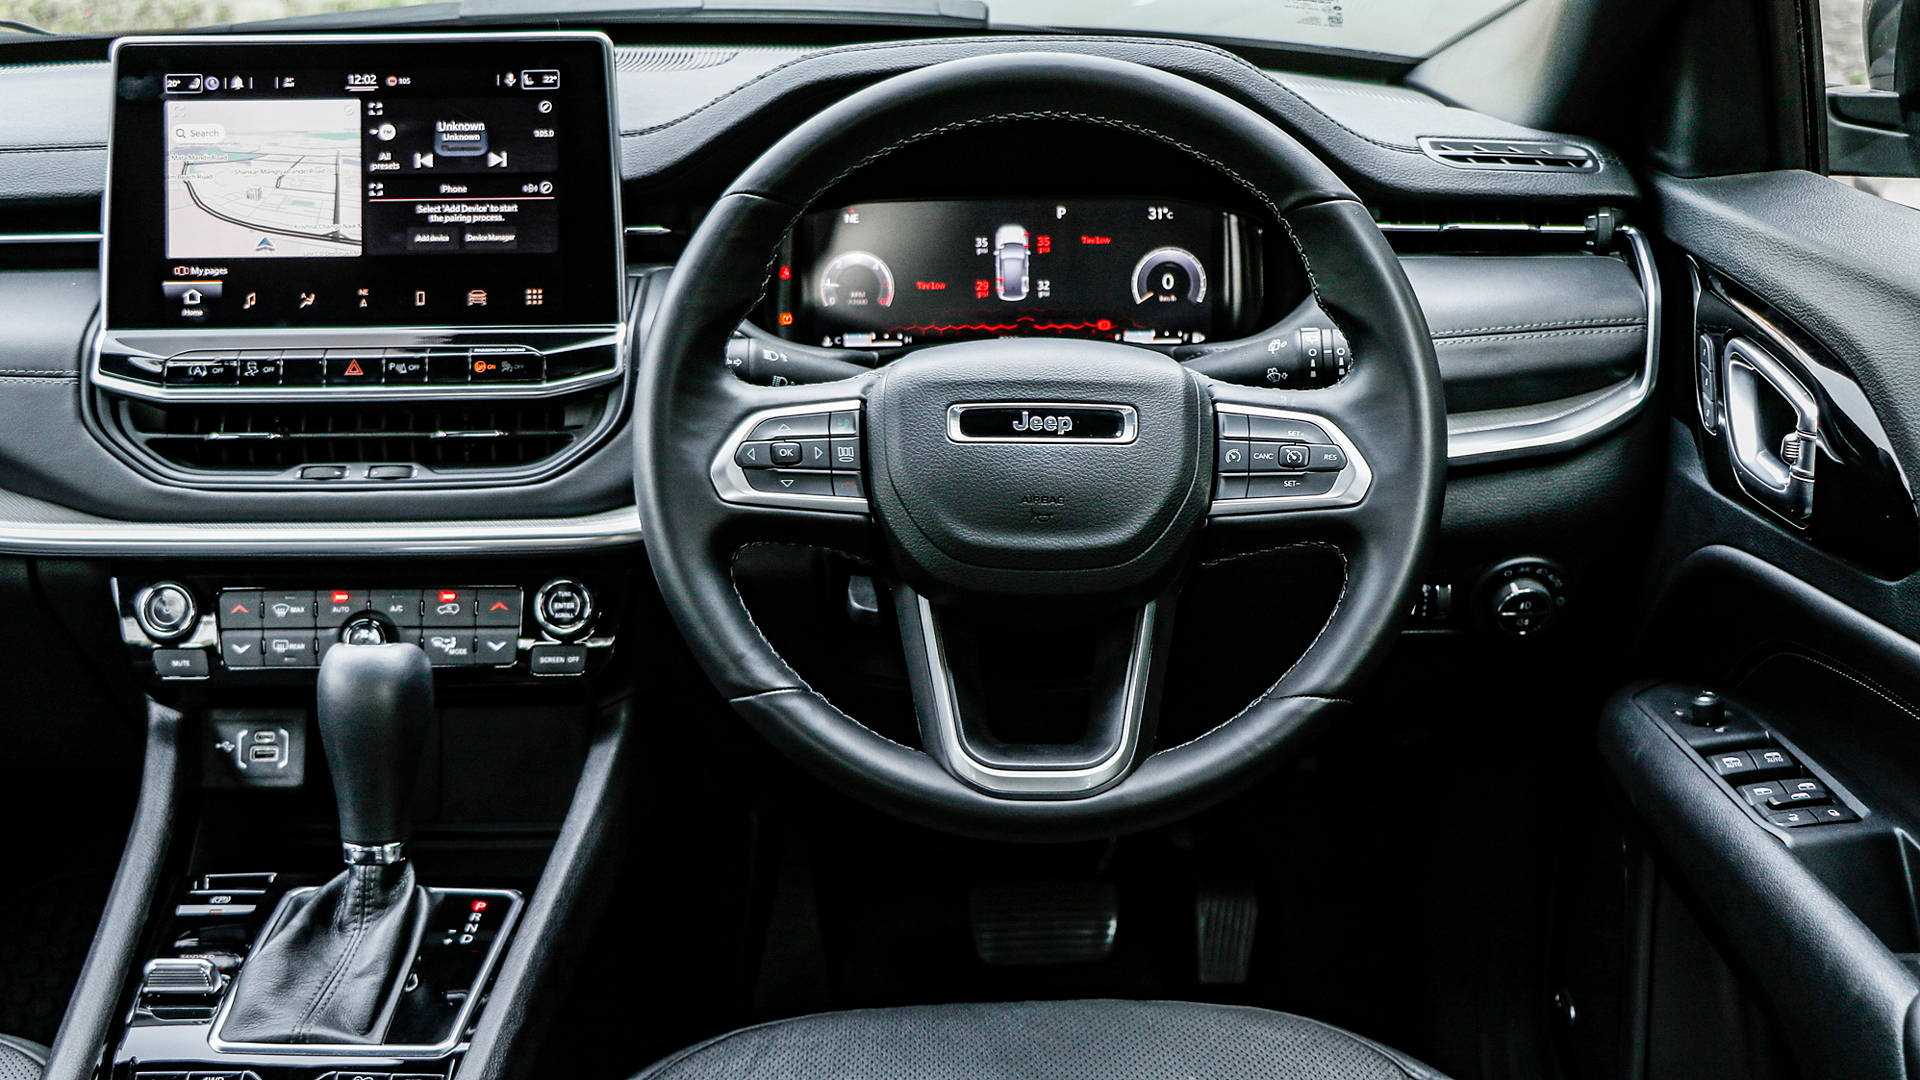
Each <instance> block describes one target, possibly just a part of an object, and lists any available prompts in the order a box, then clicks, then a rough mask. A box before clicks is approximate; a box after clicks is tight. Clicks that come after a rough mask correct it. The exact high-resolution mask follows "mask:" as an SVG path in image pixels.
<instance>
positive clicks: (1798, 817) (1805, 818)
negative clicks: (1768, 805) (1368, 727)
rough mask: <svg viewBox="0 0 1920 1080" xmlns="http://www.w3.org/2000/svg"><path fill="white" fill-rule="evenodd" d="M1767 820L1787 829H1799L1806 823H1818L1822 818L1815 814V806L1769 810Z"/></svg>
mask: <svg viewBox="0 0 1920 1080" xmlns="http://www.w3.org/2000/svg"><path fill="white" fill-rule="evenodd" d="M1767 820H1768V821H1771V822H1773V823H1774V824H1775V825H1778V826H1780V827H1781V828H1785V829H1798V828H1801V827H1803V826H1806V825H1818V824H1820V819H1819V818H1817V817H1815V816H1814V812H1813V808H1812V807H1808V808H1806V809H1804V810H1769V811H1767Z"/></svg>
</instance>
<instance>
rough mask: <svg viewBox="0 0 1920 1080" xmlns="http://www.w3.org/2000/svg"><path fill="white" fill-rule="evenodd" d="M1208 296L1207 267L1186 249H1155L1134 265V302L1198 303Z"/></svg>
mask: <svg viewBox="0 0 1920 1080" xmlns="http://www.w3.org/2000/svg"><path fill="white" fill-rule="evenodd" d="M1206 298H1207V270H1206V268H1205V267H1203V266H1201V265H1200V260H1199V259H1197V258H1194V255H1193V252H1191V251H1188V250H1187V249H1186V248H1177V247H1162V248H1154V249H1153V250H1152V251H1149V252H1147V253H1146V254H1145V255H1142V256H1140V261H1139V262H1137V263H1135V264H1133V302H1134V303H1136V304H1144V303H1146V302H1147V301H1149V300H1157V301H1160V302H1161V303H1166V304H1175V303H1179V302H1180V301H1182V300H1186V301H1190V302H1192V303H1195V304H1198V303H1200V302H1201V301H1203V300H1205V299H1206Z"/></svg>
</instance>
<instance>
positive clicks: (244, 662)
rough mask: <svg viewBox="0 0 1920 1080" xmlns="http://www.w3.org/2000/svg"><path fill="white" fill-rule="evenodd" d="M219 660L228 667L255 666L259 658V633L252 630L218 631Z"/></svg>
mask: <svg viewBox="0 0 1920 1080" xmlns="http://www.w3.org/2000/svg"><path fill="white" fill-rule="evenodd" d="M220 662H221V663H223V664H225V665H226V666H228V667H230V668H257V667H260V666H262V664H263V661H262V660H261V659H260V634H259V632H258V631H254V630H223V631H221V632H220Z"/></svg>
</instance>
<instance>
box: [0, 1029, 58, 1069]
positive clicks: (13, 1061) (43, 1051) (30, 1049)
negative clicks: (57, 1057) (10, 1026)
mask: <svg viewBox="0 0 1920 1080" xmlns="http://www.w3.org/2000/svg"><path fill="white" fill-rule="evenodd" d="M46 1067H47V1048H46V1047H44V1046H41V1045H40V1044H39V1043H36V1042H28V1041H27V1040H25V1039H16V1038H14V1037H13V1036H11V1035H0V1080H40V1072H41V1070H43V1069H45V1068H46Z"/></svg>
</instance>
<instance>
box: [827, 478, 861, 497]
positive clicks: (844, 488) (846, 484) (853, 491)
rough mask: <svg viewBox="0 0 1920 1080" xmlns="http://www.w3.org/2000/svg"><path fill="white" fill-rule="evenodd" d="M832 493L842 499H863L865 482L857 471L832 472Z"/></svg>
mask: <svg viewBox="0 0 1920 1080" xmlns="http://www.w3.org/2000/svg"><path fill="white" fill-rule="evenodd" d="M833 493H834V494H835V495H838V496H840V497H841V498H843V499H864V498H866V497H867V484H866V481H864V480H862V479H861V478H860V474H859V473H844V472H837V473H834V474H833Z"/></svg>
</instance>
